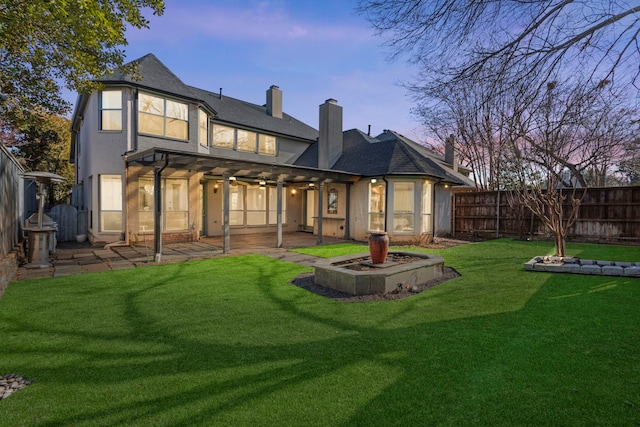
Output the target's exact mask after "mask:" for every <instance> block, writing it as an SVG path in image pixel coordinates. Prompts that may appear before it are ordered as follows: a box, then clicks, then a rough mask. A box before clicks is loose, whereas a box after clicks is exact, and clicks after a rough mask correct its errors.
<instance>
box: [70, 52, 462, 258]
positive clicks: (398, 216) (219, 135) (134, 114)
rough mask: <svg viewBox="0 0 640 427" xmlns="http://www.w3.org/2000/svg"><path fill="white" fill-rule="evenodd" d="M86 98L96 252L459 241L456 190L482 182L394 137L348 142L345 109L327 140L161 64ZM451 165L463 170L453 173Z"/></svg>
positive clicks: (278, 102)
mask: <svg viewBox="0 0 640 427" xmlns="http://www.w3.org/2000/svg"><path fill="white" fill-rule="evenodd" d="M135 62H136V63H137V67H138V70H137V75H136V77H135V78H134V77H132V76H130V75H126V74H123V73H115V74H113V75H110V76H107V77H104V78H103V79H101V80H100V82H101V83H102V89H101V90H99V91H94V92H93V93H91V94H89V95H81V96H79V98H78V101H77V104H76V109H75V111H74V115H73V119H72V131H73V139H72V146H71V159H72V161H73V162H74V163H75V169H76V187H75V191H76V193H77V194H75V197H74V199H75V200H76V201H79V202H78V204H79V205H80V206H79V207H81V208H84V209H86V210H87V211H88V234H89V238H90V240H91V241H92V242H94V243H98V242H100V243H113V242H123V243H136V242H140V241H142V240H145V241H147V242H149V241H154V242H155V245H156V254H158V253H159V248H160V245H161V242H162V241H164V242H168V241H193V240H196V239H198V238H200V236H224V242H225V250H228V248H229V242H230V239H231V236H232V235H234V234H239V233H273V234H274V235H275V236H276V241H277V245H281V244H282V235H283V232H287V231H313V232H314V233H316V234H317V235H318V236H319V240H321V238H322V236H323V235H324V236H326V235H331V236H337V237H343V238H355V239H358V240H364V239H366V237H367V236H368V234H369V232H370V231H371V230H386V231H387V232H388V233H389V235H390V237H391V240H392V242H409V241H416V240H417V239H419V238H421V237H424V236H428V235H433V234H434V233H437V234H441V233H446V232H448V231H449V227H450V188H449V187H450V186H451V185H465V184H468V182H469V181H468V180H467V179H466V178H465V177H464V176H463V175H461V174H459V173H457V172H456V171H455V170H453V169H452V168H451V167H450V166H451V165H450V164H447V162H446V161H445V159H444V158H443V157H442V156H439V155H438V154H436V153H434V152H433V151H431V150H428V149H426V148H425V147H423V146H421V145H419V144H417V143H415V142H413V141H411V140H409V139H407V138H404V137H402V136H401V135H398V134H396V133H394V132H392V131H385V132H384V133H383V134H382V135H379V136H378V137H371V136H369V135H367V134H364V133H363V132H360V131H358V130H349V131H346V132H343V129H342V107H340V106H339V105H338V104H337V102H336V101H335V100H333V99H329V100H327V101H326V102H325V103H324V104H322V105H320V109H319V117H320V120H319V130H316V129H314V128H313V127H312V126H310V125H308V124H305V123H302V122H301V121H299V120H296V119H295V118H294V117H292V116H290V115H288V114H286V113H285V112H283V109H282V105H283V103H282V98H283V94H282V91H281V90H280V89H279V88H278V87H277V86H271V87H270V88H268V90H267V91H266V103H265V105H262V106H260V105H255V104H251V103H248V102H244V101H241V100H238V99H234V98H231V97H229V96H227V95H226V94H224V93H223V92H222V90H220V91H219V92H209V91H206V90H203V89H199V88H196V87H193V86H189V85H186V84H185V83H183V82H182V81H181V80H180V79H179V78H178V77H176V76H175V75H174V74H173V73H172V72H171V71H170V70H169V69H168V68H167V67H166V66H165V65H164V64H162V63H161V62H160V61H159V60H158V59H157V58H156V57H155V56H154V55H151V54H149V55H146V56H144V57H142V58H140V59H138V60H137V61H135ZM449 163H451V162H450V161H449Z"/></svg>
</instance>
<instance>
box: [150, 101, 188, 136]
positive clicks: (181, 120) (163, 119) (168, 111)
mask: <svg viewBox="0 0 640 427" xmlns="http://www.w3.org/2000/svg"><path fill="white" fill-rule="evenodd" d="M138 131H139V132H141V133H148V134H152V135H160V136H167V137H170V138H176V139H182V140H187V139H188V138H189V107H188V106H187V104H185V103H182V102H177V101H172V100H170V99H165V98H160V97H158V96H153V95H149V94H147V93H140V94H139V96H138Z"/></svg>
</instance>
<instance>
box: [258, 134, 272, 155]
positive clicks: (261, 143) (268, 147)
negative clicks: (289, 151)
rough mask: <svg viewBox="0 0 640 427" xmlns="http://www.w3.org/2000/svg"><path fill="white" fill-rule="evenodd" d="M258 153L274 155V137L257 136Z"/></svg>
mask: <svg viewBox="0 0 640 427" xmlns="http://www.w3.org/2000/svg"><path fill="white" fill-rule="evenodd" d="M258 152H259V153H260V154H269V155H271V156H275V154H276V137H275V136H271V135H263V134H260V135H258Z"/></svg>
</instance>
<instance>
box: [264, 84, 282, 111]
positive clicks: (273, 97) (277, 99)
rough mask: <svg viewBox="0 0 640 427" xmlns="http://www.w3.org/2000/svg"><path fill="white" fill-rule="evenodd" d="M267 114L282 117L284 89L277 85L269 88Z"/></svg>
mask: <svg viewBox="0 0 640 427" xmlns="http://www.w3.org/2000/svg"><path fill="white" fill-rule="evenodd" d="M267 114H268V115H270V116H272V117H277V118H279V119H281V118H282V91H281V90H280V88H279V87H278V86H276V85H273V86H271V87H270V88H269V89H268V90H267Z"/></svg>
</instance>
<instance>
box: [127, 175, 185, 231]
mask: <svg viewBox="0 0 640 427" xmlns="http://www.w3.org/2000/svg"><path fill="white" fill-rule="evenodd" d="M138 184H139V188H138V209H139V227H140V231H149V230H153V221H154V207H155V202H154V185H153V178H140V180H139V181H138ZM161 190H162V205H163V212H164V215H162V218H163V220H164V224H162V229H163V230H167V231H177V230H187V229H188V228H189V191H188V181H187V180H186V179H171V178H167V179H163V180H162V189H161Z"/></svg>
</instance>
